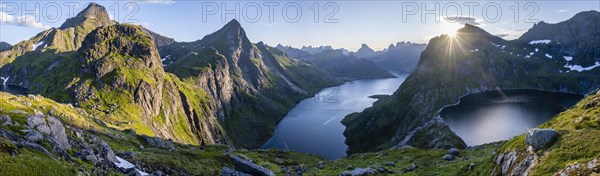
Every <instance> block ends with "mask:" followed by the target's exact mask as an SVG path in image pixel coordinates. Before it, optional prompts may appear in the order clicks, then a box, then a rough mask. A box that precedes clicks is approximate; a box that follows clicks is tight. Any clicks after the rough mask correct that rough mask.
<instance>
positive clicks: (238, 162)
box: [229, 154, 275, 176]
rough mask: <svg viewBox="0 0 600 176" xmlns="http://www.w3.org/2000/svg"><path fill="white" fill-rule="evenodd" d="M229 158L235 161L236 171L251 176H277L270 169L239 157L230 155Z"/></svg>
mask: <svg viewBox="0 0 600 176" xmlns="http://www.w3.org/2000/svg"><path fill="white" fill-rule="evenodd" d="M229 157H230V158H231V159H232V160H233V165H234V166H235V170H236V171H239V172H243V173H247V174H251V175H261V176H275V174H274V173H273V172H272V171H270V170H269V169H267V168H264V167H262V166H260V165H258V164H255V163H252V162H251V161H248V160H246V159H243V158H240V157H239V156H236V155H233V154H230V155H229Z"/></svg>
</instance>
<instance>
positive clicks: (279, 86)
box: [0, 2, 600, 176]
mask: <svg viewBox="0 0 600 176" xmlns="http://www.w3.org/2000/svg"><path fill="white" fill-rule="evenodd" d="M148 3H151V4H152V3H153V2H148ZM173 3H174V4H178V3H181V2H177V3H175V2H173ZM188 3H190V2H188ZM101 4H102V5H101ZM103 5H104V4H103V2H100V3H89V4H87V5H86V6H83V7H81V11H80V12H78V13H76V15H74V16H72V17H70V18H68V19H66V21H64V22H62V23H61V24H60V25H57V26H56V27H48V28H44V29H39V30H40V31H41V32H39V31H38V32H39V33H37V34H36V35H33V36H27V39H25V40H22V41H20V42H18V43H15V44H14V45H11V44H9V43H6V42H0V78H2V81H3V82H2V83H3V84H2V87H0V176H2V175H157V176H162V175H223V176H247V175H267V176H271V175H286V176H287V175H344V176H346V175H350V176H354V175H597V174H600V163H599V162H598V160H600V147H598V146H600V138H598V135H600V68H597V67H598V66H599V65H600V50H599V47H598V46H599V44H600V43H598V41H600V26H598V24H600V12H598V11H596V10H589V11H580V12H578V13H576V14H575V15H574V16H572V17H570V18H568V19H566V20H564V21H560V22H556V23H548V22H544V21H540V22H538V23H535V24H534V25H533V27H531V28H529V29H528V30H525V31H524V32H523V33H522V35H520V37H517V38H515V39H505V38H503V37H501V36H500V35H497V34H496V35H495V34H492V33H491V32H490V31H488V30H489V28H487V26H486V25H481V24H475V23H465V24H461V27H460V28H458V29H457V30H456V34H455V35H450V34H441V35H439V34H436V35H435V36H433V37H432V38H428V42H427V43H426V44H425V43H415V42H408V41H402V42H396V39H398V40H399V38H391V37H388V38H387V39H386V42H387V44H389V43H391V42H390V41H394V43H391V44H390V45H389V46H387V44H386V45H383V46H387V47H381V46H379V45H377V46H376V48H377V49H373V48H371V47H370V46H374V45H367V44H364V43H363V44H361V45H360V47H359V48H357V49H352V50H350V49H346V48H334V47H332V46H330V45H322V46H310V45H309V46H305V45H303V46H301V47H298V45H297V43H296V41H293V40H284V39H285V37H282V36H279V37H281V40H278V42H281V43H272V41H260V40H256V41H254V40H250V39H255V38H254V37H256V38H258V39H262V38H261V37H265V33H268V34H269V35H270V34H271V33H269V32H265V33H263V32H264V31H261V30H257V28H256V26H255V25H257V24H253V23H248V22H246V21H243V20H241V19H231V20H229V21H228V22H223V23H222V24H220V23H219V25H221V26H219V28H218V29H216V30H214V31H211V32H210V33H207V34H204V33H200V34H202V37H200V38H193V39H189V38H188V40H176V39H175V38H177V37H175V38H171V36H167V35H163V34H162V33H159V32H156V31H152V30H151V29H150V28H153V27H155V26H152V25H143V26H142V25H140V24H138V23H135V24H131V23H122V22H119V20H118V19H113V18H114V16H113V15H112V14H109V9H107V7H105V6H103ZM153 5H157V4H153ZM163 5H164V4H163ZM242 19H243V18H242ZM238 20H240V21H238ZM174 21H176V20H174ZM301 24H302V25H306V24H303V23H301ZM2 25H13V24H11V23H8V22H6V23H4V22H3V23H2ZM246 25H248V26H251V27H248V28H245V27H246ZM258 25H261V24H258ZM3 27H4V26H3ZM211 27H212V26H211ZM270 27H277V25H272V26H270ZM170 28H175V29H179V28H177V27H170ZM153 29H154V28H153ZM156 29H159V30H164V28H156ZM263 29H265V31H269V30H266V29H267V27H265V28H263ZM179 30H182V31H183V29H179ZM427 30H429V29H427ZM270 32H272V31H270ZM309 32H312V31H307V33H309ZM3 34H4V33H3ZM286 35H289V36H293V35H299V34H297V33H292V32H290V33H288V34H286ZM361 35H367V34H366V33H364V32H361ZM300 36H301V37H300V38H302V37H305V38H310V37H308V36H302V35H300ZM319 37H325V36H319ZM296 39H298V38H296ZM0 40H4V38H3V39H0ZM353 40H354V39H347V38H344V39H336V40H332V42H334V41H335V42H340V41H346V42H350V41H353ZM400 41H401V40H400ZM284 42H291V43H294V44H293V45H284V44H285V43H284ZM357 46H358V45H357Z"/></svg>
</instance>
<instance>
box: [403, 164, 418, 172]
mask: <svg viewBox="0 0 600 176" xmlns="http://www.w3.org/2000/svg"><path fill="white" fill-rule="evenodd" d="M416 169H417V165H416V164H414V163H413V164H412V165H411V166H410V167H407V168H404V172H412V171H415V170H416Z"/></svg>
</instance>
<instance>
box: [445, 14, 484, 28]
mask: <svg viewBox="0 0 600 176" xmlns="http://www.w3.org/2000/svg"><path fill="white" fill-rule="evenodd" d="M444 20H445V21H446V22H449V23H459V24H462V25H464V24H467V23H468V24H471V25H475V26H480V25H482V24H481V22H480V20H478V19H477V18H474V17H462V16H453V17H448V16H447V17H444Z"/></svg>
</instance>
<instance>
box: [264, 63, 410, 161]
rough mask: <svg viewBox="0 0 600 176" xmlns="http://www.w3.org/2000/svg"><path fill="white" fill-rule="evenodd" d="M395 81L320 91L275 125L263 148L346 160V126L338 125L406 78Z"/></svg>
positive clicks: (354, 83) (360, 82) (359, 82)
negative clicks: (272, 134) (374, 97)
mask: <svg viewBox="0 0 600 176" xmlns="http://www.w3.org/2000/svg"><path fill="white" fill-rule="evenodd" d="M395 75H396V76H397V77H398V78H388V79H370V80H356V81H352V82H347V83H345V84H343V85H341V86H337V87H330V88H326V89H323V90H322V91H321V92H319V93H318V94H317V95H315V96H314V97H312V98H309V99H306V100H304V101H302V102H300V103H299V104H297V105H296V107H294V108H293V109H292V110H291V111H290V112H289V113H288V114H287V115H286V116H285V117H284V118H283V119H282V120H281V122H279V124H278V125H277V128H276V129H275V134H274V136H273V137H272V138H271V139H270V140H269V141H267V142H266V143H265V144H264V145H263V148H274V147H276V148H279V149H283V150H292V151H297V152H302V153H311V154H317V155H321V156H323V157H324V158H327V159H337V158H341V157H343V156H346V149H347V148H348V146H346V144H344V140H345V139H346V138H345V137H344V135H343V132H344V129H345V126H344V125H342V124H341V123H340V122H341V121H342V119H343V118H344V117H345V116H346V115H348V114H350V113H353V112H360V111H362V110H364V109H365V108H368V107H371V106H372V105H373V102H375V101H376V99H373V98H369V96H371V95H378V94H392V93H393V92H394V91H395V90H396V89H398V87H399V86H400V84H401V83H402V82H403V81H404V79H405V78H406V77H407V76H408V75H407V74H395Z"/></svg>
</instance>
